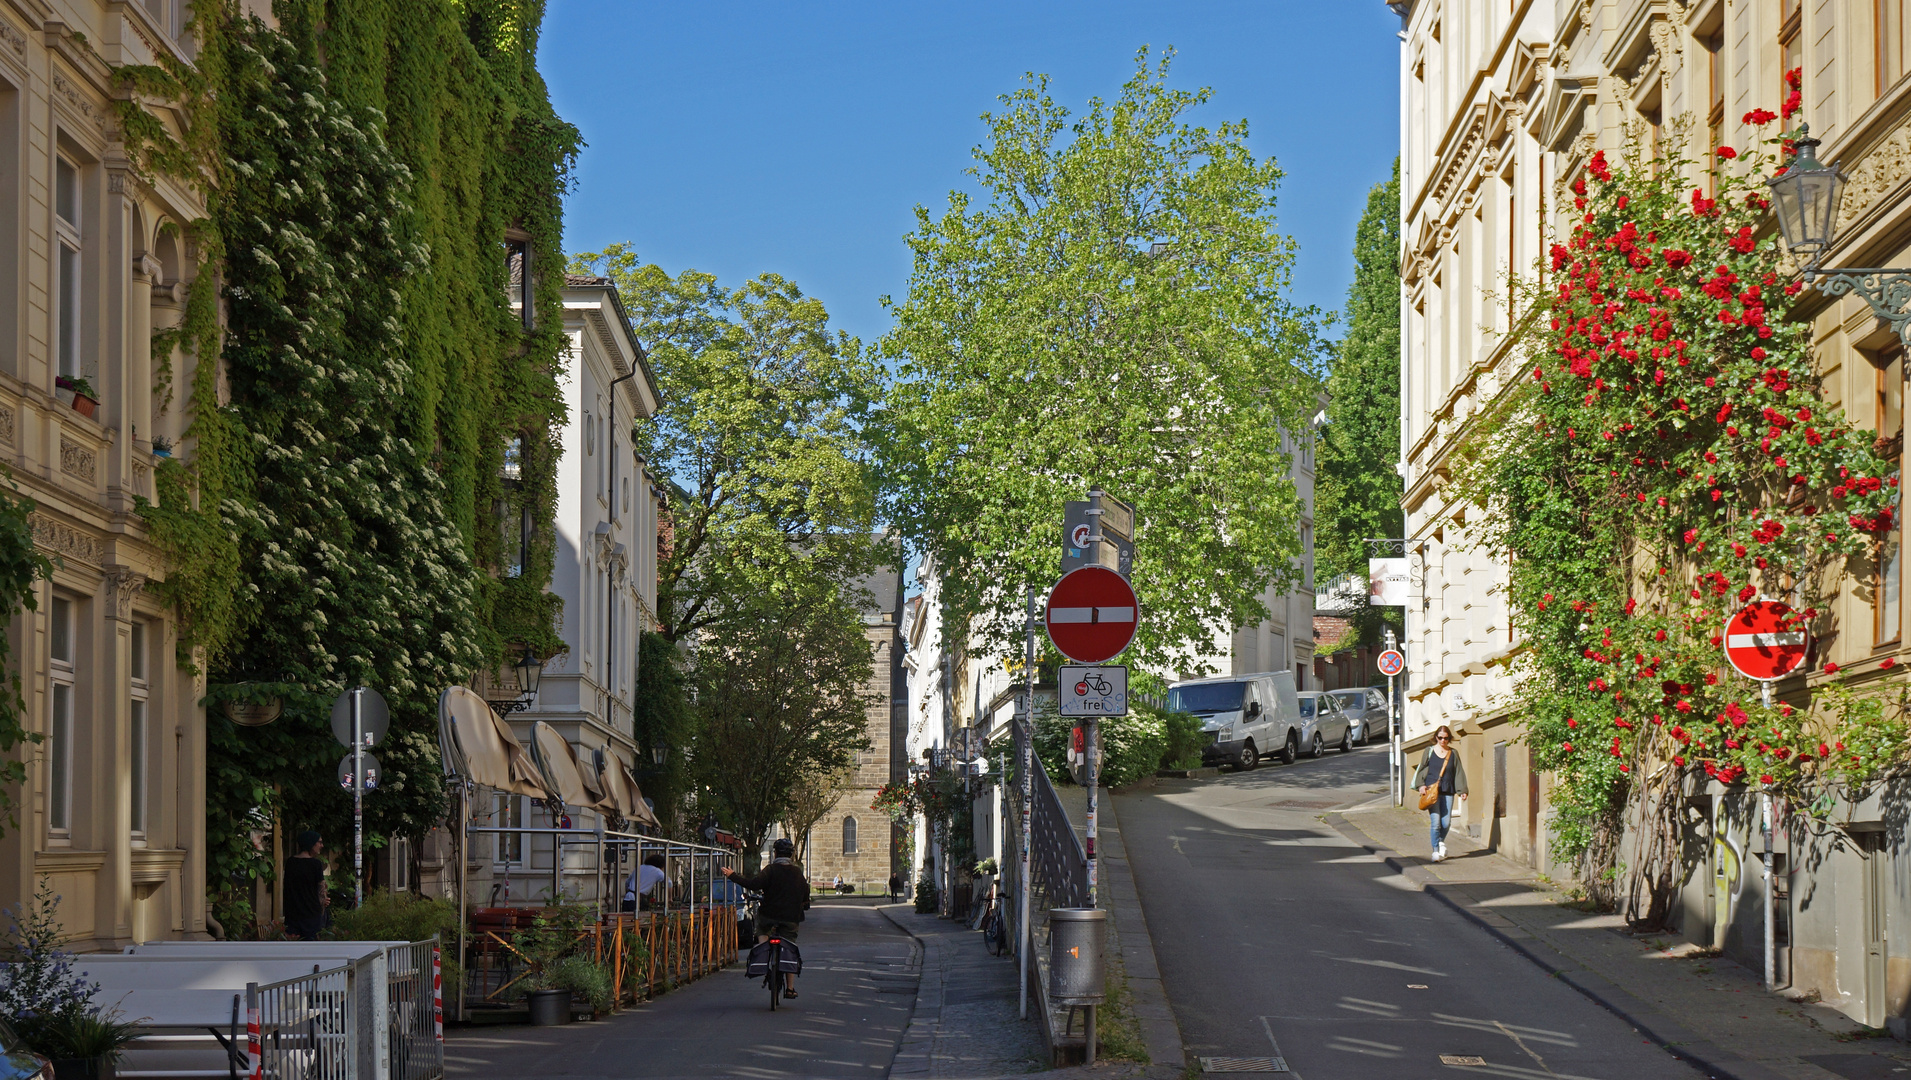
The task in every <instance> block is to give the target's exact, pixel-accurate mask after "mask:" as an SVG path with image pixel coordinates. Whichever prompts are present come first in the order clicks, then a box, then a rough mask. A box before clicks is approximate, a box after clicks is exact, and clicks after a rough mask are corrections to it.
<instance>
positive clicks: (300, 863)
mask: <svg viewBox="0 0 1911 1080" xmlns="http://www.w3.org/2000/svg"><path fill="white" fill-rule="evenodd" d="M295 843H297V845H298V849H299V850H298V853H297V854H295V855H293V856H292V857H291V858H289V859H287V860H285V882H284V884H285V932H286V934H287V936H289V937H293V938H297V939H298V940H300V941H317V940H318V936H319V931H320V930H323V929H325V909H326V907H327V906H329V905H330V904H331V902H332V898H331V897H330V896H329V895H327V894H326V892H325V860H324V859H322V858H320V857H319V856H320V853H321V852H323V851H324V850H325V841H324V839H323V838H322V837H320V836H319V834H318V833H316V832H314V831H313V830H311V829H307V830H305V831H304V832H302V833H300V834H299V836H298V840H297V841H295Z"/></svg>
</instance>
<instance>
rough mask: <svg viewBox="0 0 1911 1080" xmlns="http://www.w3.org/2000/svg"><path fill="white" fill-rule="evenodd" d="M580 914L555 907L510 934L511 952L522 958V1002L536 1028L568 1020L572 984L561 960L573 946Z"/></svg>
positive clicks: (576, 937) (579, 928)
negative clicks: (527, 1008)
mask: <svg viewBox="0 0 1911 1080" xmlns="http://www.w3.org/2000/svg"><path fill="white" fill-rule="evenodd" d="M582 922H583V915H582V914H581V913H579V912H571V911H567V910H566V909H564V908H559V909H557V911H556V913H555V914H549V913H543V912H540V913H539V914H538V916H537V917H536V918H535V919H533V920H532V921H531V926H530V928H529V929H526V930H520V931H518V932H517V933H515V934H513V935H511V948H512V951H513V952H515V953H517V954H518V956H519V957H520V958H521V959H523V961H524V966H525V968H526V969H527V970H526V972H525V975H524V980H523V985H524V988H525V994H524V1000H525V1004H526V1005H527V1006H528V1007H529V1008H530V1012H531V1023H532V1024H534V1025H536V1026H539V1027H548V1026H552V1025H556V1024H568V1023H570V1022H571V993H572V986H571V984H572V983H574V982H576V981H578V980H576V979H573V978H568V977H566V973H565V968H564V961H565V960H566V959H567V958H569V957H570V956H571V953H572V950H573V949H575V948H576V946H577V941H578V938H579V936H580V932H581V924H582Z"/></svg>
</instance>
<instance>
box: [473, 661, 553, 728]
mask: <svg viewBox="0 0 1911 1080" xmlns="http://www.w3.org/2000/svg"><path fill="white" fill-rule="evenodd" d="M511 669H512V670H513V671H514V672H516V673H517V691H518V692H517V695H516V696H515V697H503V696H490V697H486V698H485V703H486V704H487V705H490V706H491V711H492V712H495V713H497V714H498V715H499V716H509V715H511V714H512V713H516V712H523V711H524V710H526V709H528V708H530V707H531V706H532V705H533V704H535V703H536V701H537V684H538V681H539V680H540V679H542V678H543V676H544V661H543V660H540V659H538V655H537V652H536V651H535V650H533V649H532V648H531V647H530V646H528V645H527V646H525V647H524V653H523V655H521V656H519V657H518V662H517V663H515V664H513V665H511ZM500 670H502V667H501V666H500Z"/></svg>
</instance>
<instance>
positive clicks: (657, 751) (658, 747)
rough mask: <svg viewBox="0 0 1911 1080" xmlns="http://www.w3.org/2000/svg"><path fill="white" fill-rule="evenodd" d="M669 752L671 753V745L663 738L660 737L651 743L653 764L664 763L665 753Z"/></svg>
mask: <svg viewBox="0 0 1911 1080" xmlns="http://www.w3.org/2000/svg"><path fill="white" fill-rule="evenodd" d="M668 753H670V747H669V746H667V745H665V744H664V741H663V740H662V739H658V740H657V741H656V742H654V743H651V744H650V760H651V763H652V764H654V765H662V764H663V763H664V755H666V754H668Z"/></svg>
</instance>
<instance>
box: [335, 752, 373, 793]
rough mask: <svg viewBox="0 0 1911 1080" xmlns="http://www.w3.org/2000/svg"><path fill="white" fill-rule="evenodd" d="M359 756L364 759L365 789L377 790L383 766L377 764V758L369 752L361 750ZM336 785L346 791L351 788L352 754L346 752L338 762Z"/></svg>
mask: <svg viewBox="0 0 1911 1080" xmlns="http://www.w3.org/2000/svg"><path fill="white" fill-rule="evenodd" d="M359 756H360V757H362V758H364V759H365V790H366V791H377V790H378V781H379V778H380V777H381V776H382V775H383V774H384V772H385V769H384V767H383V766H381V765H379V763H378V759H377V758H375V757H373V756H372V755H370V754H366V753H362V752H361V753H360V754H359ZM338 786H339V787H342V788H344V789H345V790H346V791H350V790H352V755H350V754H346V755H345V757H344V759H343V760H341V761H340V762H339V763H338Z"/></svg>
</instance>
